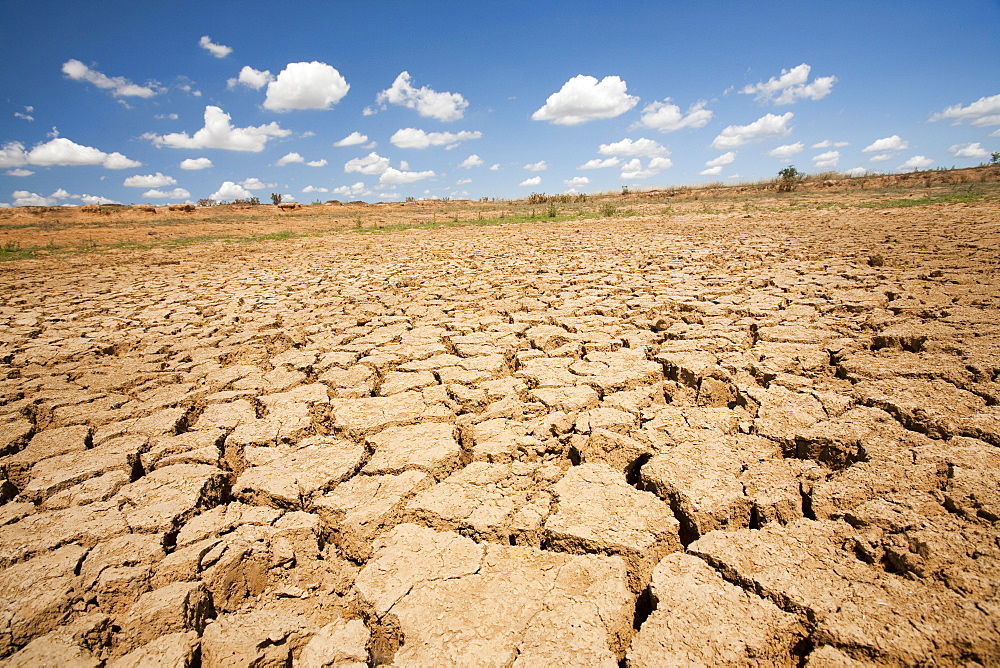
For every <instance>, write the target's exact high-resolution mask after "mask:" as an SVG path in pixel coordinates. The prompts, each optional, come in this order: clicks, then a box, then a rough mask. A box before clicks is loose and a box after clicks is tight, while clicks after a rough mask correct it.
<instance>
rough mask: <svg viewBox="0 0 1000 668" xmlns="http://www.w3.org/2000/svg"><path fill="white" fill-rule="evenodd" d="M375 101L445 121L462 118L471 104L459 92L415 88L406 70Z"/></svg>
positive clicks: (423, 87) (424, 87)
mask: <svg viewBox="0 0 1000 668" xmlns="http://www.w3.org/2000/svg"><path fill="white" fill-rule="evenodd" d="M375 101H376V102H377V103H379V104H384V103H386V102H388V103H390V104H396V105H400V106H403V107H407V108H409V109H415V110H416V112H417V113H418V114H420V115H421V116H426V117H428V118H436V119H437V120H439V121H445V122H448V121H457V120H458V119H460V118H462V116H463V114H464V113H465V108H466V107H468V106H469V102H468V101H467V100H466V99H465V98H464V97H462V96H461V95H459V94H458V93H438V92H437V91H435V90H432V89H430V88H427V87H426V86H421V87H420V88H414V87H413V84H411V83H410V73H409V72H405V71H404V72H400V74H399V76H397V77H396V80H395V81H393V82H392V86H390V87H389V88H387V89H385V90H384V91H382V92H381V93H379V94H378V95H377V96H376V98H375Z"/></svg>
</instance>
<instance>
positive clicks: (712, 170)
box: [698, 165, 722, 176]
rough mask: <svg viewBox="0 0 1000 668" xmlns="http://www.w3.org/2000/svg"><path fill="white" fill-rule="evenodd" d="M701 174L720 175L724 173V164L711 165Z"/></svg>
mask: <svg viewBox="0 0 1000 668" xmlns="http://www.w3.org/2000/svg"><path fill="white" fill-rule="evenodd" d="M698 173H699V174H702V175H704V176H718V175H719V174H721V173H722V165H716V166H715V167H709V168H708V169H703V170H701V171H700V172H698Z"/></svg>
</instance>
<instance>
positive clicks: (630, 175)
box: [621, 157, 674, 181]
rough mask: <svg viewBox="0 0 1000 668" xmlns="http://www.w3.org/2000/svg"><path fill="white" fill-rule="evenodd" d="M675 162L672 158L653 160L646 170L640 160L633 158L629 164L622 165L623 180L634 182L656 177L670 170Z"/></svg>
mask: <svg viewBox="0 0 1000 668" xmlns="http://www.w3.org/2000/svg"><path fill="white" fill-rule="evenodd" d="M673 164H674V163H673V161H671V160H670V158H663V157H658V158H651V159H650V160H649V162H648V163H647V164H646V167H645V168H644V167H643V166H642V161H641V160H639V158H632V159H631V160H629V161H628V162H627V163H625V164H624V165H622V171H621V178H622V179H624V180H626V181H632V180H635V179H648V178H649V177H651V176H656V175H657V174H659V173H660V172H662V171H664V170H666V169H670V167H671V166H672V165H673Z"/></svg>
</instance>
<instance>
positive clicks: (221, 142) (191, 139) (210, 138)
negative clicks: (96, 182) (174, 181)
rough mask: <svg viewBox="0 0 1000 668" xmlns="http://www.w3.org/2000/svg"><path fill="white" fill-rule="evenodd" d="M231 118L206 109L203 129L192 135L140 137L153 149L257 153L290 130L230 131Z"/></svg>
mask: <svg viewBox="0 0 1000 668" xmlns="http://www.w3.org/2000/svg"><path fill="white" fill-rule="evenodd" d="M231 121H232V117H231V116H230V115H229V114H227V113H226V112H224V111H223V110H222V109H220V108H219V107H214V106H211V105H209V106H207V107H205V127H203V128H202V129H200V130H198V131H197V132H195V133H194V135H188V133H186V132H172V133H170V134H167V135H162V136H161V135H156V134H153V133H151V132H147V133H146V134H144V135H142V136H143V138H144V139H148V140H150V141H151V142H153V144H154V145H156V146H168V147H170V148H189V149H199V148H221V149H225V150H228V151H252V152H254V153H259V152H260V151H263V150H264V146H265V145H266V144H267V140H268V139H271V138H272V137H287V136H288V135H290V134H292V131H291V130H285V129H283V128H282V127H281V126H279V125H278V124H277V123H274V122H272V123H268V124H267V125H258V126H257V127H253V126H250V127H245V128H236V127H233V124H232V122H231Z"/></svg>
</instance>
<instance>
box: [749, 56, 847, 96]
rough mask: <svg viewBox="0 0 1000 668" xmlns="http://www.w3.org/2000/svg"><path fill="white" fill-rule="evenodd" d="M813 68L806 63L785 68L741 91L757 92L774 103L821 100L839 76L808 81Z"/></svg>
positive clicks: (828, 92)
mask: <svg viewBox="0 0 1000 668" xmlns="http://www.w3.org/2000/svg"><path fill="white" fill-rule="evenodd" d="M811 69H812V68H811V67H809V65H806V64H805V63H802V64H801V65H799V66H797V67H793V68H792V69H790V70H785V69H783V70H781V76H778V77H771V78H770V79H768V80H767V81H763V82H760V83H756V84H749V85H747V86H744V87H743V88H742V89H741V90H740V92H741V93H743V94H745V95H751V94H756V96H757V99H758V100H759V101H761V102H765V101H771V102H774V104H793V103H794V102H795V101H796V100H798V99H809V100H819V99H822V98H824V97H826V96H827V95H829V94H830V91H831V90H833V84H835V83H836V82H837V77H832V76H831V77H819V78H816V79H813V81H812V83H806V81H808V79H809V71H810V70H811Z"/></svg>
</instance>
